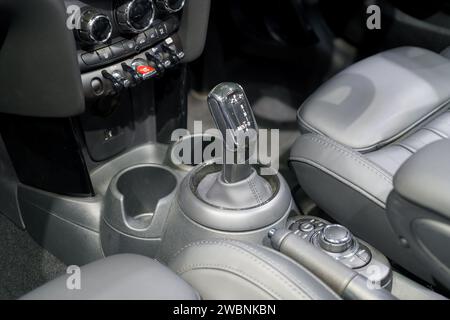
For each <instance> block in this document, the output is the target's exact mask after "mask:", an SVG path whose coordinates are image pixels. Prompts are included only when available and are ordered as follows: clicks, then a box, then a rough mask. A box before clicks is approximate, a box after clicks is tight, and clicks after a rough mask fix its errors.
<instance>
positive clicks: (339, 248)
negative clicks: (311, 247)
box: [319, 224, 353, 253]
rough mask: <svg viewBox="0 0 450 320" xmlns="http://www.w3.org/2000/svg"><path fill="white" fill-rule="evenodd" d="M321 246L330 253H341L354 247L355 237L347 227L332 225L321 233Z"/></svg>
mask: <svg viewBox="0 0 450 320" xmlns="http://www.w3.org/2000/svg"><path fill="white" fill-rule="evenodd" d="M319 245H320V247H321V248H322V249H324V250H326V251H328V252H333V253H341V252H344V251H346V250H347V249H349V248H350V247H351V246H352V245H353V236H352V234H351V232H350V231H349V230H348V229H347V228H346V227H344V226H341V225H339V224H330V225H327V226H326V227H325V228H323V230H322V232H321V233H320V235H319Z"/></svg>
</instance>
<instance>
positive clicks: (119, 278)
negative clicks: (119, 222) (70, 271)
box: [21, 254, 199, 300]
mask: <svg viewBox="0 0 450 320" xmlns="http://www.w3.org/2000/svg"><path fill="white" fill-rule="evenodd" d="M69 277H70V275H65V276H61V277H59V278H57V279H55V280H53V281H50V282H49V283H47V284H45V285H43V286H42V287H40V288H38V289H36V290H34V291H32V292H30V293H28V294H27V295H25V296H24V297H22V298H21V299H25V300H166V299H167V300H169V299H180V300H196V299H198V298H199V296H198V294H197V292H196V291H195V290H194V289H192V287H190V286H189V284H187V283H186V282H185V281H184V280H182V279H181V278H180V277H178V276H177V275H176V274H175V273H173V272H172V271H171V270H170V269H169V268H167V267H165V266H163V265H162V264H160V263H159V262H157V261H156V260H153V259H150V258H147V257H143V256H138V255H133V254H121V255H115V256H111V257H108V258H105V259H103V260H99V261H96V262H93V263H90V264H88V265H86V266H83V267H82V268H81V269H80V280H81V288H80V290H77V289H72V290H69V289H68V288H67V281H68V278H69Z"/></svg>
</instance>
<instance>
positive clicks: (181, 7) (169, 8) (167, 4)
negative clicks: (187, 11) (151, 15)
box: [160, 0, 186, 13]
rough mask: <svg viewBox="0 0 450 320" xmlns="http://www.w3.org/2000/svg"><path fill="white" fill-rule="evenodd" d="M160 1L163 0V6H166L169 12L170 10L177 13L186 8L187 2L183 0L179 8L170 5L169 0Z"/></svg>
mask: <svg viewBox="0 0 450 320" xmlns="http://www.w3.org/2000/svg"><path fill="white" fill-rule="evenodd" d="M160 1H162V3H163V6H164V9H165V10H166V11H167V12H169V13H175V12H178V11H180V10H181V9H183V8H184V4H185V2H186V0H183V1H182V2H181V5H180V6H179V7H178V8H176V9H173V8H171V7H170V5H169V0H160Z"/></svg>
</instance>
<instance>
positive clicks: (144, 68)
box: [131, 59, 156, 80]
mask: <svg viewBox="0 0 450 320" xmlns="http://www.w3.org/2000/svg"><path fill="white" fill-rule="evenodd" d="M131 66H132V67H133V69H134V70H135V71H136V73H137V74H138V75H139V76H140V77H141V78H142V79H143V80H146V79H148V78H150V77H151V76H153V75H155V74H156V69H155V68H154V67H152V66H151V65H149V64H148V63H147V62H146V61H145V60H144V59H136V60H135V61H133V62H132V63H131Z"/></svg>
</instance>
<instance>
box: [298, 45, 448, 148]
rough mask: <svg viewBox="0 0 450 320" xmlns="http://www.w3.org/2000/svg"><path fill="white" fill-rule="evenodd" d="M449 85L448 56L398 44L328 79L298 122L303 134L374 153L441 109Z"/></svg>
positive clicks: (307, 105)
mask: <svg viewBox="0 0 450 320" xmlns="http://www.w3.org/2000/svg"><path fill="white" fill-rule="evenodd" d="M449 88H450V60H448V59H447V58H445V57H443V56H441V55H439V54H436V53H434V52H431V51H429V50H425V49H421V48H416V47H402V48H397V49H393V50H389V51H386V52H382V53H379V54H377V55H374V56H372V57H370V58H367V59H365V60H362V61H360V62H358V63H356V64H354V65H352V66H350V67H349V68H347V69H345V70H344V71H342V72H341V73H339V74H337V75H336V76H335V77H333V78H332V79H331V80H329V81H327V82H326V83H325V84H324V85H322V86H321V87H320V88H319V89H318V90H317V91H316V92H315V93H314V94H313V95H312V96H311V97H310V98H309V99H308V100H307V101H306V102H305V103H304V104H303V105H302V106H301V108H300V109H299V111H298V122H299V125H300V129H301V131H302V132H303V133H305V132H313V133H318V134H322V135H325V136H328V137H330V138H332V139H333V140H335V141H337V142H338V143H340V144H342V145H345V146H347V147H350V148H352V149H354V150H357V151H360V152H367V151H373V150H375V149H377V148H380V147H382V146H384V145H386V144H388V143H390V142H392V141H394V140H396V139H397V138H399V137H400V136H402V135H404V134H405V133H407V132H408V131H409V130H411V129H413V128H414V127H416V126H417V125H419V124H420V123H422V122H423V121H425V120H427V119H428V118H429V117H431V116H433V115H434V114H435V113H437V112H439V111H440V110H442V109H443V108H444V107H445V106H446V104H447V103H448V101H449V99H450V90H449Z"/></svg>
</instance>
